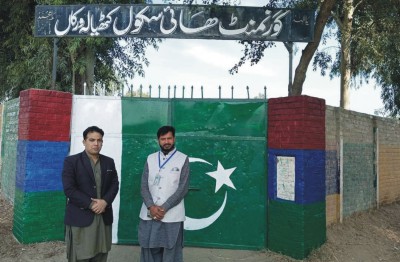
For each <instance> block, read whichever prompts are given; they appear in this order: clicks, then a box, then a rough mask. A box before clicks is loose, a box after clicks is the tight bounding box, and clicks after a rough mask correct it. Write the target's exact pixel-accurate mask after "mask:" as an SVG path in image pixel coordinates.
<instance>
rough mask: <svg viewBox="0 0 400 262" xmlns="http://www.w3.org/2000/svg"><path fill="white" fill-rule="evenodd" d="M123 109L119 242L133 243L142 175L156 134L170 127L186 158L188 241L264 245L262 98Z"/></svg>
mask: <svg viewBox="0 0 400 262" xmlns="http://www.w3.org/2000/svg"><path fill="white" fill-rule="evenodd" d="M122 112H123V129H122V131H123V156H122V179H121V208H120V216H119V230H118V239H119V242H121V243H137V224H138V222H139V218H138V214H139V209H140V206H141V198H140V176H141V172H142V170H143V165H144V163H145V159H146V156H147V155H148V154H150V153H152V152H154V151H156V150H158V144H157V142H156V131H157V129H158V128H159V127H160V126H161V125H165V124H171V125H173V126H175V128H176V131H177V133H176V145H177V148H178V150H180V151H182V152H183V153H185V154H187V155H188V156H189V158H190V168H191V178H190V190H189V193H188V195H187V197H186V198H185V207H186V216H187V220H186V221H185V244H186V245H190V246H204V247H223V248H235V249H236V248H237V249H262V248H265V247H266V235H267V232H266V228H267V226H266V223H267V221H266V217H267V216H266V212H267V211H266V210H267V207H266V202H267V181H266V174H267V166H266V149H267V147H266V135H267V134H266V126H267V124H266V123H267V119H266V116H267V102H266V101H265V100H203V99H199V100H194V99H190V100H189V99H171V100H167V99H164V100H163V99H123V101H122Z"/></svg>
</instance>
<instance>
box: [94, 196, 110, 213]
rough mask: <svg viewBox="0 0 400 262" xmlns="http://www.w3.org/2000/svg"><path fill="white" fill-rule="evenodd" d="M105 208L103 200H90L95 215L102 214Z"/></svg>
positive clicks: (105, 203)
mask: <svg viewBox="0 0 400 262" xmlns="http://www.w3.org/2000/svg"><path fill="white" fill-rule="evenodd" d="M106 207H107V202H106V201H105V200H103V199H97V198H92V204H91V209H92V211H93V212H94V213H96V214H101V213H104V211H105V210H106Z"/></svg>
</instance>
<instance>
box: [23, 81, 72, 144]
mask: <svg viewBox="0 0 400 262" xmlns="http://www.w3.org/2000/svg"><path fill="white" fill-rule="evenodd" d="M71 109H72V94H71V93H66V92H60V91H52V90H43V89H29V90H25V91H22V92H21V93H20V113H19V119H18V121H19V122H18V138H19V139H20V140H30V141H70V128H71Z"/></svg>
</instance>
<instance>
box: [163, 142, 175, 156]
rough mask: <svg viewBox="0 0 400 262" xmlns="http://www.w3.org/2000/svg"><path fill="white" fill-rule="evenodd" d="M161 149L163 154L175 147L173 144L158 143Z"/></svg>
mask: <svg viewBox="0 0 400 262" xmlns="http://www.w3.org/2000/svg"><path fill="white" fill-rule="evenodd" d="M160 148H161V151H162V152H163V153H164V155H166V154H168V153H169V152H171V151H172V150H174V148H175V144H164V145H160Z"/></svg>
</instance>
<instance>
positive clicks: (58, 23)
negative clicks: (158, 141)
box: [35, 4, 315, 42]
mask: <svg viewBox="0 0 400 262" xmlns="http://www.w3.org/2000/svg"><path fill="white" fill-rule="evenodd" d="M314 13H315V11H312V10H298V9H267V8H265V7H239V6H204V5H203V6H199V5H190V6H189V5H143V4H140V5H136V4H131V5H63V6H54V5H38V6H36V11H35V36H36V37H146V38H191V39H221V40H224V39H226V40H259V41H281V42H312V41H313V33H314V24H315V15H314Z"/></svg>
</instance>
